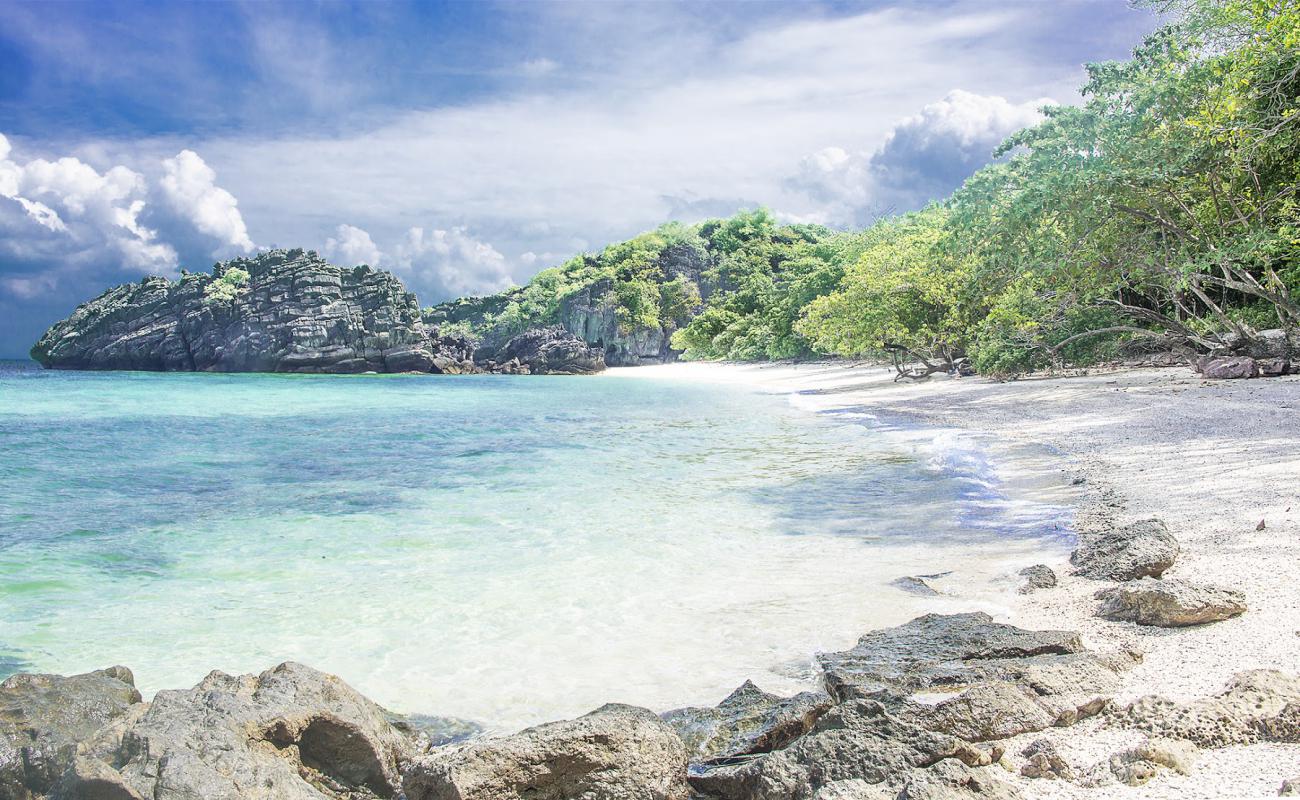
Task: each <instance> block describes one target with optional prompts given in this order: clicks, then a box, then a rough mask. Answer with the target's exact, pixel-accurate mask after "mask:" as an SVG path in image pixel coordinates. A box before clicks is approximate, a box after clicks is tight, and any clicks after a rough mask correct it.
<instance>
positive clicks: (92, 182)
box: [0, 136, 176, 292]
mask: <svg viewBox="0 0 1300 800" xmlns="http://www.w3.org/2000/svg"><path fill="white" fill-rule="evenodd" d="M12 152H13V150H12V146H11V145H10V143H9V141H8V139H6V138H5V137H3V136H0V196H3V197H6V198H9V199H10V200H12V201H14V202H15V203H16V204H17V205H18V206H19V207H20V208H22V209H23V211H24V212H25V213H26V216H27V218H28V221H29V223H30V227H31V230H29V231H28V234H27V235H28V236H31V237H32V238H33V239H34V240H39V241H40V245H41V246H40V249H41V251H43V252H61V256H62V258H64V260H65V261H75V260H78V259H84V258H86V257H87V256H89V255H93V256H95V257H98V258H100V259H102V260H104V261H107V262H108V263H110V264H120V265H121V266H122V267H125V268H127V269H132V270H161V271H167V270H172V269H174V268H175V266H176V251H175V249H173V248H172V247H171V246H170V245H168V244H167V243H165V242H162V241H160V240H159V238H158V233H157V231H155V230H154V229H152V228H149V227H146V226H145V225H144V224H143V223H142V222H141V213H142V212H143V211H144V209H145V200H144V197H145V195H146V192H147V186H146V183H145V180H144V176H143V175H141V174H140V173H138V172H135V171H133V170H131V169H129V168H127V167H124V166H120V165H119V166H114V167H112V168H110V169H108V170H106V171H105V172H103V173H101V172H99V171H97V170H96V169H95V168H94V167H92V166H90V165H89V164H86V163H85V162H83V161H81V160H79V159H77V158H72V157H68V156H65V157H63V158H59V159H56V160H54V161H48V160H46V159H43V158H37V159H32V160H31V161H28V162H26V163H21V164H20V163H18V162H17V161H15V160H13V159H12ZM10 225H12V226H14V227H16V228H17V229H18V231H19V232H20V236H21V231H22V228H21V226H19V225H17V223H16V222H13V221H11V222H10ZM35 228H41V229H44V230H42V231H40V232H39V233H38V232H37V231H36V230H35ZM50 233H55V234H59V236H58V237H56V238H54V239H50V238H49V237H48V234H50ZM29 252H31V249H30V248H27V247H25V246H24V243H23V242H22V241H21V239H17V240H16V239H14V238H13V237H12V236H11V237H6V239H5V241H4V242H3V243H0V254H3V255H6V256H7V257H8V258H10V259H13V260H15V261H19V262H21V261H22V259H21V258H20V256H21V255H23V254H26V253H29ZM63 266H65V267H66V265H63ZM30 277H31V276H19V278H17V279H11V280H17V281H19V282H17V283H13V284H12V286H14V287H18V286H22V287H26V288H25V289H24V290H23V291H30V290H31V288H32V287H38V286H48V285H49V281H44V280H29V278H30ZM14 291H15V292H17V291H19V290H18V289H14Z"/></svg>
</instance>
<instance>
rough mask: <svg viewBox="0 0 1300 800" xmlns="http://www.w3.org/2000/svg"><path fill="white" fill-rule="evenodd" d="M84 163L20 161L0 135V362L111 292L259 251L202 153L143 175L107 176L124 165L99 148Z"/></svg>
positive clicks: (162, 163)
mask: <svg viewBox="0 0 1300 800" xmlns="http://www.w3.org/2000/svg"><path fill="white" fill-rule="evenodd" d="M80 156H81V157H76V156H70V155H67V156H62V157H57V158H28V159H24V158H20V157H18V156H17V154H16V153H15V151H14V146H13V143H11V142H10V140H9V139H8V138H7V137H5V136H4V135H2V134H0V347H3V350H2V351H0V352H4V353H6V354H10V353H17V352H20V351H22V350H25V349H26V347H27V346H28V345H30V344H31V342H32V341H33V340H34V339H35V338H36V336H38V335H39V333H40V331H41V330H42V329H43V328H44V327H45V326H46V325H48V324H49V323H51V322H53V321H54V320H55V319H58V317H60V316H63V315H65V314H67V313H68V312H69V311H71V310H72V308H73V307H74V306H75V305H76V304H77V303H78V302H81V301H83V300H85V299H86V298H87V297H91V296H93V295H95V294H97V293H98V292H100V291H102V290H103V289H104V288H105V287H107V286H110V285H113V284H117V283H122V282H124V281H129V280H134V279H135V278H136V277H138V276H139V275H142V274H163V275H169V274H174V273H175V272H176V270H177V269H178V267H179V266H180V265H181V264H182V263H187V264H190V265H191V266H193V265H195V264H196V260H197V259H202V258H206V257H208V256H211V255H215V254H216V253H218V252H227V253H231V254H233V252H248V251H249V250H251V249H252V248H253V243H252V240H251V239H250V238H249V236H248V231H247V229H246V227H245V226H244V223H243V219H242V218H241V217H240V214H239V210H238V207H237V204H236V202H235V198H234V196H233V195H231V194H230V193H229V192H227V191H225V190H224V189H221V188H220V187H218V186H217V185H216V183H215V179H216V175H215V173H214V172H213V170H212V169H211V168H210V167H208V165H207V164H205V163H204V162H203V159H201V158H200V157H199V156H198V155H197V154H196V153H194V152H192V151H188V150H186V151H182V152H181V153H180V154H178V155H176V156H175V157H173V158H167V159H158V158H148V157H144V158H141V159H138V160H137V161H136V162H134V163H138V164H140V165H141V166H142V170H141V171H137V170H136V169H133V168H132V167H130V166H126V165H125V164H120V163H119V164H113V165H112V166H108V167H104V166H101V165H102V164H103V163H105V162H106V163H109V164H112V162H113V161H114V160H116V159H110V157H109V156H107V155H106V154H105V153H103V152H101V151H99V150H97V149H96V148H93V147H91V148H86V149H84V150H83V151H81V153H80ZM83 159H86V160H83ZM151 176H152V177H151Z"/></svg>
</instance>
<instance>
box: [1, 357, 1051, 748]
mask: <svg viewBox="0 0 1300 800" xmlns="http://www.w3.org/2000/svg"><path fill="white" fill-rule="evenodd" d="M862 423H863V421H862V420H846V419H843V418H834V417H829V416H826V415H813V414H809V413H806V412H803V411H800V410H798V409H797V408H795V407H794V406H793V405H792V404H791V402H790V401H789V399H788V398H785V397H780V396H773V395H765V394H761V393H756V392H754V391H752V390H748V389H745V388H741V387H734V386H716V385H701V384H694V383H677V382H672V381H667V380H649V379H637V380H622V379H618V378H610V377H594V378H564V377H555V378H551V377H535V376H534V377H517V378H516V377H505V376H464V377H456V378H445V377H444V378H439V377H431V376H279V375H190V374H181V375H164V374H147V373H71V372H45V371H41V370H39V369H32V368H31V367H30V366H29V365H25V364H23V365H16V364H12V363H10V364H5V363H3V362H0V673H3V672H5V671H13V670H15V669H35V670H41V671H57V672H72V671H80V670H85V669H93V668H98V667H103V666H107V665H109V664H113V663H123V664H126V665H128V666H130V667H132V669H133V670H135V673H136V676H137V681H138V683H139V684H140V685H141V688H142V690H144V691H145V692H146V694H148V693H149V692H152V691H154V690H156V689H160V688H173V687H183V686H189V685H192V684H193V683H195V682H197V681H198V680H199V679H200V678H201V677H202V676H203V675H204V674H205V673H206V672H207V671H209V670H210V669H214V668H215V669H222V670H225V671H228V672H241V671H255V670H261V669H264V668H266V667H268V666H271V665H273V664H275V663H278V662H279V661H283V660H286V659H296V660H299V661H303V662H305V663H308V664H311V665H313V666H316V667H319V668H321V669H325V670H328V671H331V672H335V673H338V674H339V675H341V676H343V677H344V678H345V679H346V680H348V681H349V682H350V683H352V684H353V685H354V686H356V687H358V688H359V689H361V690H362V691H363V692H365V693H366V694H368V695H369V696H371V697H373V698H375V699H376V700H378V701H380V702H381V703H384V704H386V705H388V706H390V707H392V708H394V709H396V710H400V711H407V712H422V713H430V714H440V715H457V716H465V717H470V718H474V719H478V720H481V721H484V722H487V723H489V724H490V725H493V726H499V727H502V728H508V727H515V726H519V725H523V724H529V723H533V722H538V721H542V720H545V719H554V718H558V717H562V716H571V715H573V714H578V713H582V712H585V711H587V710H590V709H591V708H593V707H595V706H596V705H599V704H600V703H603V702H606V701H613V700H618V701H623V702H632V703H637V704H641V705H646V706H649V707H651V708H655V709H664V708H668V707H672V706H676V705H682V704H686V703H696V702H716V701H717V700H719V699H721V697H722V696H724V695H725V694H726V693H727V692H728V691H729V690H730V689H731V688H734V686H736V685H737V684H739V683H740V682H741V681H743V680H745V679H746V678H753V679H755V680H756V681H757V682H759V684H760V685H762V686H764V688H769V689H773V690H791V689H795V688H799V686H800V681H801V680H804V679H806V676H807V664H808V661H809V656H810V655H811V653H813V652H815V651H816V650H819V649H840V648H843V647H846V646H848V645H850V644H851V643H852V642H853V640H854V639H855V638H856V637H857V636H858V635H859V634H861V633H862V632H864V631H865V630H867V629H869V628H872V627H877V626H880V625H887V624H895V623H898V622H902V621H904V620H906V619H908V618H910V617H911V616H913V615H914V614H917V613H921V612H923V611H931V610H952V609H956V608H961V609H969V608H971V607H972V605H973V604H974V605H982V606H984V607H989V608H996V606H997V604H998V602H999V600H1000V598H1001V597H1002V596H1003V595H1002V592H1004V591H1006V590H1007V585H1006V583H1000V582H999V578H1000V577H1001V576H1005V575H1006V574H1007V573H1008V572H1010V571H1012V570H1014V568H1016V567H1019V566H1022V565H1024V564H1028V563H1033V562H1034V561H1035V560H1041V558H1042V556H1043V554H1044V553H1045V552H1050V553H1053V554H1054V553H1056V552H1059V550H1060V549H1061V548H1063V547H1064V546H1065V542H1064V538H1063V533H1062V531H1061V530H1059V527H1060V524H1061V522H1062V519H1063V511H1062V510H1061V509H1058V508H1055V507H1052V506H1047V505H1037V504H1034V503H1032V502H1025V501H1023V500H1012V499H1009V498H1007V497H1005V496H1004V495H1003V493H1002V491H1001V490H1000V487H999V484H998V480H997V477H996V474H995V472H994V471H993V470H992V468H991V467H990V465H988V464H986V463H985V462H984V461H983V460H982V459H981V458H980V456H979V454H978V452H976V451H975V450H973V449H971V447H970V446H969V444H968V443H965V442H962V441H960V440H955V439H952V438H951V437H950V435H948V434H936V435H930V434H927V433H926V432H923V431H915V430H913V431H904V432H901V435H900V432H887V431H884V430H881V429H879V428H878V427H874V426H872V425H870V424H862ZM943 570H955V573H954V575H953V576H951V578H949V579H947V581H948V584H947V585H948V586H951V587H954V589H955V591H957V592H959V593H960V594H961V598H960V599H952V598H917V597H913V596H911V595H907V594H905V593H903V592H901V591H899V590H898V589H896V588H893V587H889V586H888V585H887V584H888V582H889V581H890V580H892V579H893V578H896V577H898V576H901V575H907V574H917V573H931V572H939V571H943Z"/></svg>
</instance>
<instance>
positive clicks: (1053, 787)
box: [611, 362, 1300, 798]
mask: <svg viewBox="0 0 1300 800" xmlns="http://www.w3.org/2000/svg"><path fill="white" fill-rule="evenodd" d="M611 374H615V375H619V376H625V377H628V378H652V377H660V378H672V379H675V380H699V381H727V382H743V383H748V384H753V385H755V386H759V387H762V388H763V389H764V390H768V391H773V392H782V393H791V394H795V395H797V401H798V402H799V403H800V404H802V405H806V406H807V407H808V408H810V409H812V410H815V411H837V410H849V409H855V410H861V411H864V412H867V413H876V414H882V415H889V416H893V415H901V416H905V417H908V418H911V419H914V420H916V421H917V422H920V423H923V424H926V425H933V426H938V427H942V428H958V429H961V430H964V431H968V432H970V433H971V434H972V435H975V436H978V437H979V438H980V441H981V442H983V443H985V444H986V445H987V447H988V448H989V452H990V454H991V456H992V457H993V458H994V460H995V463H997V464H998V465H999V467H1000V472H1001V473H1002V474H1005V475H1006V476H1007V477H1008V479H1015V478H1016V476H1017V474H1018V475H1019V477H1022V478H1023V477H1026V476H1028V477H1037V478H1038V489H1037V490H1038V491H1042V492H1050V493H1053V496H1054V497H1056V498H1064V499H1066V500H1067V501H1068V502H1070V503H1071V504H1073V505H1074V506H1075V508H1076V516H1075V519H1076V529H1080V530H1089V529H1102V528H1104V527H1106V526H1109V525H1112V524H1122V523H1125V522H1129V521H1134V520H1139V519H1144V518H1149V517H1159V518H1160V519H1162V520H1164V521H1165V522H1166V523H1167V524H1168V526H1169V529H1170V531H1172V532H1173V534H1174V535H1175V536H1176V537H1177V538H1178V540H1179V542H1180V545H1181V548H1182V551H1181V554H1180V556H1179V558H1178V560H1177V563H1176V564H1175V565H1174V566H1173V568H1172V569H1171V570H1169V571H1168V572H1167V573H1166V577H1177V578H1184V579H1189V580H1195V581H1198V582H1204V583H1212V584H1218V585H1222V586H1225V587H1229V588H1233V589H1237V590H1239V591H1242V592H1244V593H1245V595H1246V600H1247V603H1248V605H1249V611H1248V612H1247V613H1245V614H1244V615H1242V616H1239V617H1237V618H1234V619H1230V620H1227V621H1223V622H1218V623H1213V624H1208V625H1201V626H1197V627H1191V628H1180V629H1162V628H1143V627H1139V626H1137V625H1134V624H1133V623H1116V622H1108V621H1105V620H1101V619H1098V618H1097V617H1095V616H1093V611H1094V609H1095V607H1096V601H1095V600H1094V599H1093V597H1092V595H1093V593H1094V592H1096V591H1097V590H1099V589H1102V588H1105V587H1106V586H1109V585H1112V584H1110V583H1108V582H1104V581H1094V580H1089V579H1085V578H1082V577H1076V576H1072V575H1071V574H1070V573H1071V570H1070V565H1069V564H1068V562H1065V561H1062V562H1061V563H1053V564H1049V566H1050V567H1052V569H1054V570H1055V571H1056V573H1057V575H1058V576H1059V578H1060V584H1059V585H1058V586H1057V587H1056V588H1053V589H1047V590H1041V591H1038V592H1035V593H1033V594H1030V595H1016V596H1015V597H1014V598H1012V599H1009V600H1008V609H1009V611H1008V613H1007V614H1006V618H1005V619H1003V620H1002V621H1005V622H1010V623H1014V624H1017V625H1020V626H1023V627H1029V628H1062V629H1071V630H1077V631H1080V632H1081V633H1083V634H1084V636H1085V639H1086V641H1087V643H1088V645H1089V646H1090V647H1092V648H1094V649H1098V650H1120V649H1129V650H1137V651H1140V652H1141V654H1142V660H1141V663H1140V664H1138V665H1137V666H1136V667H1135V668H1134V669H1132V670H1131V671H1129V672H1127V673H1125V676H1124V681H1125V682H1124V686H1123V689H1122V691H1121V692H1120V693H1119V694H1118V695H1117V696H1116V698H1115V700H1116V702H1117V703H1126V702H1131V701H1132V700H1134V699H1136V698H1138V697H1140V696H1143V695H1146V694H1159V695H1163V696H1166V697H1169V698H1172V699H1177V700H1188V699H1192V698H1197V697H1204V696H1207V695H1213V694H1216V693H1217V692H1219V691H1221V690H1222V689H1223V687H1224V686H1225V684H1226V683H1227V681H1228V680H1229V679H1230V678H1231V676H1232V675H1233V674H1234V673H1237V672H1240V671H1242V670H1247V669H1256V668H1270V669H1279V670H1284V671H1287V672H1295V671H1296V670H1297V669H1298V668H1300V593H1298V592H1297V591H1296V583H1297V577H1298V576H1300V414H1298V413H1297V410H1298V407H1300V377H1296V376H1292V377H1288V378H1273V379H1260V380H1244V381H1205V380H1202V379H1201V378H1200V376H1198V375H1196V374H1195V373H1193V372H1192V371H1191V370H1190V369H1187V368H1181V367H1180V368H1168V369H1122V370H1094V371H1090V372H1089V373H1087V374H1083V375H1077V376H1069V377H1040V378H1033V379H1028V380H1020V381H1015V382H1009V383H995V382H991V381H988V380H984V379H980V378H960V379H945V378H937V379H932V380H929V381H925V382H921V383H894V382H893V380H892V377H893V373H892V371H891V370H889V369H887V368H884V367H879V366H870V365H852V364H847V363H843V362H840V363H835V362H827V363H813V364H801V365H755V366H746V365H714V364H672V365H665V366H661V367H639V368H636V369H629V370H613V371H611ZM1026 445H1032V446H1034V447H1033V448H1032V449H1026V448H1025V447H1024V446H1026ZM1044 448H1049V449H1044ZM1044 454H1047V455H1044ZM1029 456H1032V457H1029ZM1261 521H1263V527H1262V528H1260V523H1261ZM844 644H845V646H848V645H849V644H851V643H850V642H845V643H844ZM1039 738H1048V739H1050V740H1052V741H1053V742H1054V743H1055V744H1056V746H1057V748H1058V750H1059V751H1060V752H1061V754H1062V755H1063V756H1064V757H1065V758H1066V760H1067V761H1069V762H1070V763H1071V764H1072V765H1074V766H1075V768H1076V769H1087V768H1088V767H1089V766H1091V765H1093V764H1096V763H1098V762H1101V761H1103V760H1105V759H1106V758H1107V757H1108V756H1109V755H1111V754H1113V753H1115V752H1117V751H1119V750H1122V749H1124V748H1126V747H1130V746H1132V745H1134V744H1136V743H1138V742H1140V741H1141V740H1142V738H1143V737H1142V735H1141V734H1140V733H1139V732H1137V731H1132V730H1125V729H1122V728H1119V727H1117V726H1115V725H1114V724H1113V723H1111V724H1109V725H1108V722H1107V719H1106V717H1105V715H1102V716H1101V717H1098V718H1094V719H1092V720H1087V721H1085V722H1082V723H1080V724H1078V725H1075V726H1073V727H1069V728H1057V729H1052V730H1050V731H1047V732H1046V735H1045V736H1044V733H1038V734H1028V735H1025V736H1023V737H1020V739H1016V740H1010V741H1008V742H1007V745H1008V747H1007V754H1008V759H1009V761H1010V762H1011V763H1012V764H1013V765H1015V764H1018V763H1019V762H1020V761H1021V760H1022V759H1020V756H1019V750H1020V749H1021V747H1023V746H1024V745H1025V744H1027V743H1028V742H1029V741H1032V740H1034V739H1039ZM1009 777H1010V776H1009ZM1296 777H1300V746H1297V745H1266V744H1264V745H1251V746H1240V747H1230V748H1223V749H1217V750H1203V751H1201V752H1200V754H1199V756H1198V758H1197V760H1196V761H1195V763H1194V765H1193V767H1192V769H1191V771H1190V774H1188V775H1179V774H1177V773H1175V772H1173V771H1168V770H1162V771H1161V773H1160V774H1159V775H1158V776H1157V777H1156V778H1155V779H1154V780H1152V781H1151V782H1150V783H1148V784H1147V785H1145V786H1141V787H1127V786H1110V787H1106V788H1104V789H1100V790H1099V789H1088V788H1083V787H1081V786H1078V785H1076V784H1073V783H1070V782H1066V781H1051V780H1041V779H1039V780H1031V779H1028V778H1022V777H1020V776H1018V775H1016V776H1015V777H1014V778H1013V779H1014V780H1015V781H1016V782H1017V783H1018V784H1019V786H1020V789H1021V790H1022V791H1023V792H1024V793H1025V795H1026V796H1029V797H1053V798H1055V797H1060V798H1074V797H1094V798H1095V797H1098V796H1103V795H1104V796H1115V797H1132V798H1174V797H1177V798H1219V797H1271V796H1276V795H1277V793H1278V789H1279V786H1280V785H1281V783H1282V781H1283V780H1284V779H1289V778H1296Z"/></svg>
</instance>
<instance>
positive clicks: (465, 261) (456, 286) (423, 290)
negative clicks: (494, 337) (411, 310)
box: [389, 227, 514, 298]
mask: <svg viewBox="0 0 1300 800" xmlns="http://www.w3.org/2000/svg"><path fill="white" fill-rule="evenodd" d="M389 266H390V267H391V268H392V270H393V271H394V272H396V273H397V274H398V275H399V276H401V277H402V278H403V279H406V280H407V281H408V282H409V283H410V284H411V286H412V288H414V289H416V291H417V292H419V293H420V294H421V295H422V296H423V297H435V298H441V297H447V296H459V295H469V294H491V293H492V292H498V291H501V290H502V289H506V288H509V287H510V286H512V285H513V284H514V281H513V280H512V279H511V277H510V269H509V265H508V264H507V262H506V258H505V256H503V255H501V253H500V252H498V251H497V249H496V248H495V247H493V246H492V245H490V244H488V243H487V242H482V241H479V240H478V239H475V238H474V237H473V236H471V235H470V234H469V233H468V231H466V229H465V228H463V227H462V228H451V229H450V230H431V231H426V230H425V229H424V228H411V229H410V230H408V231H407V232H406V236H405V238H404V239H403V240H402V242H401V243H400V244H399V245H398V246H397V247H396V248H394V250H393V256H392V259H391V264H390V265H389Z"/></svg>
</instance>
